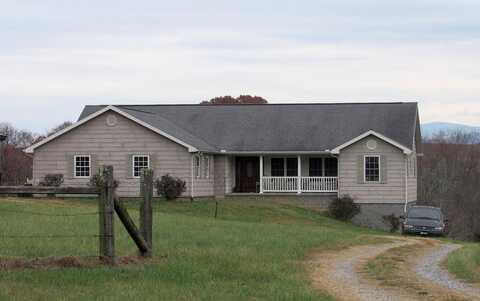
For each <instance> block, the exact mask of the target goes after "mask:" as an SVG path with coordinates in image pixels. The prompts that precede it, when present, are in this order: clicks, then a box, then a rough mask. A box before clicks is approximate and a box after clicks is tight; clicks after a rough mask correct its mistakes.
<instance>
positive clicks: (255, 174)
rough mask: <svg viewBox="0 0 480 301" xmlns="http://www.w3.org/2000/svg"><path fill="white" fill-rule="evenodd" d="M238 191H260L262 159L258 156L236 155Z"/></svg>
mask: <svg viewBox="0 0 480 301" xmlns="http://www.w3.org/2000/svg"><path fill="white" fill-rule="evenodd" d="M235 162H236V163H235V170H236V175H235V182H236V192H258V187H257V185H258V184H259V182H260V159H259V158H258V157H236V159H235Z"/></svg>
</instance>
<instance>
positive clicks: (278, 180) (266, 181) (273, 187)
mask: <svg viewBox="0 0 480 301" xmlns="http://www.w3.org/2000/svg"><path fill="white" fill-rule="evenodd" d="M262 185H263V191H264V192H292V191H297V189H298V177H263V178H262Z"/></svg>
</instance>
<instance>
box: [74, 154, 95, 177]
mask: <svg viewBox="0 0 480 301" xmlns="http://www.w3.org/2000/svg"><path fill="white" fill-rule="evenodd" d="M73 161H74V171H73V172H74V176H75V178H89V177H90V169H91V165H92V160H91V157H90V155H77V156H74V160H73Z"/></svg>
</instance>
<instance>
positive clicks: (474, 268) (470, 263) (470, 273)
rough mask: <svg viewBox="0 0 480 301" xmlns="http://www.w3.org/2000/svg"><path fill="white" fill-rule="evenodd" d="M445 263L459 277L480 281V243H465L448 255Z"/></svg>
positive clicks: (473, 281) (469, 280) (474, 281)
mask: <svg viewBox="0 0 480 301" xmlns="http://www.w3.org/2000/svg"><path fill="white" fill-rule="evenodd" d="M445 265H446V267H447V268H448V270H449V271H450V272H451V273H453V274H454V275H455V276H457V277H458V278H461V279H464V280H466V281H468V282H472V283H480V244H479V243H468V244H465V245H464V247H463V248H461V249H459V250H457V251H454V252H452V253H450V254H449V255H448V257H447V260H446V261H445Z"/></svg>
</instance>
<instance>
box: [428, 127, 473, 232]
mask: <svg viewBox="0 0 480 301" xmlns="http://www.w3.org/2000/svg"><path fill="white" fill-rule="evenodd" d="M478 141H480V133H466V132H462V131H458V132H451V133H440V134H437V135H436V136H434V137H433V138H431V139H428V140H426V141H424V143H423V157H421V159H420V161H421V164H420V195H419V200H420V203H421V204H426V205H433V206H437V207H441V208H442V211H443V212H444V214H445V215H446V217H447V218H448V220H449V222H448V228H449V229H450V233H449V236H451V237H453V238H459V239H466V240H475V241H480V144H479V143H478Z"/></svg>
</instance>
